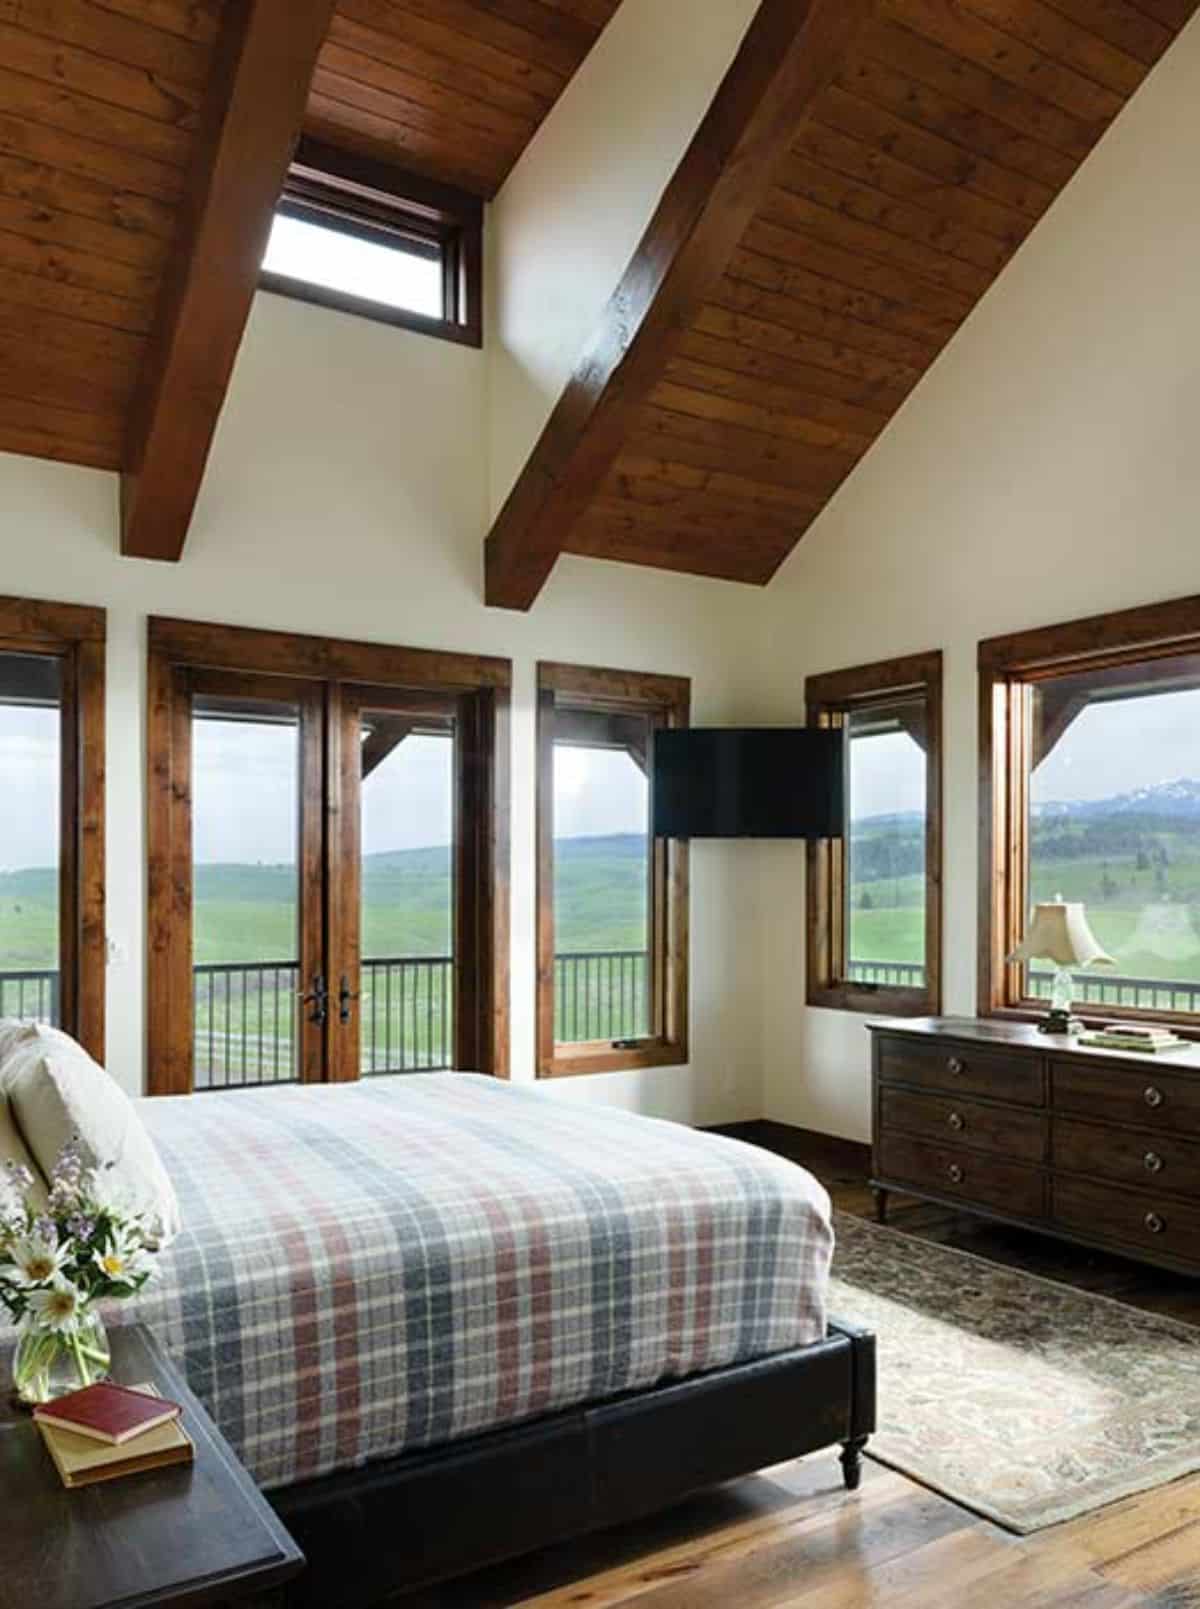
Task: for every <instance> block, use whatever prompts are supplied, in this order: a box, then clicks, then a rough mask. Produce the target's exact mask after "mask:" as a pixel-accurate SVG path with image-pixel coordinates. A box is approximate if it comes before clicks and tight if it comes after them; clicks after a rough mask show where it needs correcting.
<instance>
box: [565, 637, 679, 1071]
mask: <svg viewBox="0 0 1200 1609" xmlns="http://www.w3.org/2000/svg"><path fill="white" fill-rule="evenodd" d="M689 699H690V684H689V683H688V682H687V681H684V680H680V679H678V678H675V677H669V676H651V675H639V674H636V673H633V672H628V671H608V670H589V669H584V668H581V667H579V666H574V665H545V664H543V665H539V667H538V798H537V814H538V1002H537V1003H538V1073H539V1076H540V1077H543V1078H551V1077H559V1076H563V1075H566V1074H573V1073H593V1072H613V1071H617V1070H619V1069H622V1068H629V1067H651V1066H660V1065H665V1064H670V1065H675V1064H679V1063H682V1062H685V1061H686V1060H687V983H688V977H687V969H688V956H687V908H688V887H687V854H688V851H687V846H686V845H685V844H682V843H679V842H674V841H668V840H666V839H654V838H652V837H651V834H650V790H649V782H648V778H649V774H650V766H651V763H652V758H653V752H654V734H655V732H656V731H657V730H659V729H660V728H663V727H675V726H686V725H687V721H688V705H689Z"/></svg>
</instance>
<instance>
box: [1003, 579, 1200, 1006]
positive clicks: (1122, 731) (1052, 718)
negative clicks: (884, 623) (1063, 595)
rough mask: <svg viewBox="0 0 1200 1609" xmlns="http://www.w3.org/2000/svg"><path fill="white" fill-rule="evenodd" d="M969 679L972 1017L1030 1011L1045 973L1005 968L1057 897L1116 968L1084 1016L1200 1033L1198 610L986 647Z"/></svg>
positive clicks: (1144, 615)
mask: <svg viewBox="0 0 1200 1609" xmlns="http://www.w3.org/2000/svg"><path fill="white" fill-rule="evenodd" d="M979 664H980V677H981V699H982V706H981V718H982V726H983V748H982V753H983V760H984V763H983V771H982V778H981V782H982V797H981V801H980V814H981V823H982V827H983V842H982V845H981V856H982V859H981V880H982V892H981V908H980V917H981V930H982V934H983V940H982V943H981V950H980V1008H981V1010H983V1011H984V1012H1011V1013H1016V1014H1024V1013H1029V1012H1039V1005H1038V1003H1039V1001H1041V1000H1044V998H1045V997H1046V996H1047V995H1048V994H1049V968H1048V964H1045V963H1043V964H1039V963H1037V962H1034V963H1031V964H1029V965H1027V966H1010V965H1009V964H1008V963H1007V960H1006V957H1007V956H1008V955H1009V954H1010V953H1011V952H1012V950H1013V948H1014V947H1015V945H1016V944H1017V942H1018V941H1019V939H1020V938H1021V936H1022V935H1023V933H1024V929H1025V926H1026V923H1027V920H1028V913H1029V911H1030V909H1031V907H1032V905H1033V904H1034V903H1035V902H1036V901H1038V900H1048V899H1054V898H1055V897H1056V896H1058V895H1061V896H1062V897H1063V898H1065V899H1068V900H1081V901H1082V902H1083V903H1084V905H1085V907H1086V911H1087V919H1088V923H1089V925H1090V926H1091V927H1092V929H1093V931H1094V932H1095V934H1096V937H1097V938H1098V939H1099V941H1100V943H1101V944H1102V945H1103V946H1104V948H1105V949H1106V950H1107V951H1108V953H1109V955H1111V956H1112V958H1113V960H1114V961H1115V962H1116V966H1115V967H1114V968H1097V969H1096V970H1094V971H1085V972H1081V973H1079V974H1078V976H1077V980H1076V1000H1077V1003H1078V1006H1079V1008H1080V1009H1081V1010H1082V1012H1083V1014H1084V1015H1085V1016H1086V1015H1087V1014H1088V1008H1089V1007H1091V1008H1092V1013H1091V1014H1092V1015H1095V1016H1100V1017H1103V1018H1112V1017H1124V1016H1131V1017H1148V1018H1167V1019H1171V1020H1174V1021H1180V1022H1182V1024H1183V1025H1185V1026H1186V1024H1187V1022H1188V1021H1189V1020H1191V1021H1192V1022H1193V1026H1195V1027H1198V1028H1200V600H1184V601H1182V602H1179V603H1171V604H1164V605H1162V606H1160V607H1157V608H1148V609H1138V610H1133V611H1127V612H1124V613H1121V614H1115V615H1107V616H1102V617H1100V618H1098V619H1094V620H1085V621H1078V622H1075V623H1073V624H1071V625H1067V626H1062V627H1055V628H1050V629H1048V630H1043V631H1031V632H1025V633H1021V634H1020V635H1018V636H1015V637H1007V638H999V639H996V640H994V641H991V642H985V643H982V644H980V649H979ZM1042 1009H1044V1008H1042ZM1039 1014H1040V1012H1039Z"/></svg>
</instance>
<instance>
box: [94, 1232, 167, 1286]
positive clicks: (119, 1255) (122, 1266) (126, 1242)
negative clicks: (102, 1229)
mask: <svg viewBox="0 0 1200 1609" xmlns="http://www.w3.org/2000/svg"><path fill="white" fill-rule="evenodd" d="M92 1258H93V1261H94V1262H95V1264H96V1267H97V1268H98V1269H99V1270H100V1272H101V1273H102V1274H103V1275H104V1277H105V1279H111V1280H112V1281H113V1283H114V1284H116V1285H131V1284H132V1283H133V1282H134V1280H135V1279H139V1278H140V1277H141V1275H143V1274H148V1273H149V1272H150V1269H151V1267H152V1266H153V1265H152V1263H151V1260H150V1257H149V1256H148V1255H147V1253H146V1252H144V1251H143V1250H142V1248H141V1246H140V1245H139V1244H138V1237H135V1236H134V1235H131V1234H130V1233H129V1230H128V1229H124V1230H118V1231H117V1232H116V1233H115V1234H114V1235H113V1237H112V1244H111V1245H110V1246H109V1247H108V1249H107V1250H106V1251H97V1252H93V1253H92Z"/></svg>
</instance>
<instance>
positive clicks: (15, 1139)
mask: <svg viewBox="0 0 1200 1609" xmlns="http://www.w3.org/2000/svg"><path fill="white" fill-rule="evenodd" d="M6 1162H19V1163H21V1164H22V1166H24V1167H26V1168H28V1169H29V1171H30V1173H32V1174H33V1188H32V1189H31V1190H30V1191H28V1192H27V1191H24V1190H18V1189H16V1188H15V1187H14V1185H13V1183H12V1176H11V1175H10V1173H9V1171H8V1169H7V1168H6V1167H5V1165H4V1164H5V1163H6ZM27 1194H28V1195H32V1196H33V1201H34V1205H35V1206H36V1207H37V1208H38V1210H39V1211H40V1210H42V1209H43V1208H44V1207H45V1205H46V1198H47V1195H48V1191H47V1189H46V1181H45V1180H44V1179H43V1178H42V1175H41V1172H40V1171H39V1169H38V1165H37V1163H36V1162H35V1161H34V1159H33V1157H31V1156H30V1154H29V1152H28V1151H27V1150H26V1148H25V1141H24V1140H23V1139H22V1138H21V1134H20V1130H19V1129H18V1128H17V1125H16V1124H15V1123H14V1122H13V1114H12V1110H11V1108H10V1107H9V1104H8V1101H7V1100H6V1099H5V1098H4V1096H3V1095H0V1211H2V1210H3V1209H4V1208H6V1207H23V1206H24V1205H25V1198H26V1195H27Z"/></svg>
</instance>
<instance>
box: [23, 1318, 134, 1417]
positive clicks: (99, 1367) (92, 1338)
mask: <svg viewBox="0 0 1200 1609" xmlns="http://www.w3.org/2000/svg"><path fill="white" fill-rule="evenodd" d="M111 1356H112V1353H111V1348H110V1346H109V1342H108V1334H107V1332H106V1330H105V1328H104V1321H103V1319H102V1318H101V1317H100V1315H99V1313H97V1312H95V1311H94V1310H87V1311H85V1312H84V1313H83V1315H82V1316H81V1317H80V1319H79V1324H78V1327H77V1328H76V1329H75V1330H73V1331H72V1332H71V1333H70V1334H64V1333H63V1332H62V1331H61V1330H51V1329H48V1328H47V1327H46V1326H45V1325H44V1324H36V1323H31V1322H30V1320H29V1319H28V1318H26V1319H25V1320H24V1322H23V1323H22V1325H21V1329H20V1333H19V1335H18V1339H17V1347H16V1351H15V1352H14V1353H13V1361H12V1373H13V1390H14V1392H15V1393H16V1396H17V1398H18V1400H19V1401H21V1402H26V1403H30V1404H36V1403H39V1402H53V1400H54V1399H55V1397H65V1396H66V1394H67V1393H68V1392H69V1391H78V1390H80V1389H81V1387H83V1386H90V1385H94V1384H95V1382H96V1381H97V1380H106V1379H107V1378H108V1366H109V1362H110V1361H111Z"/></svg>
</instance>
